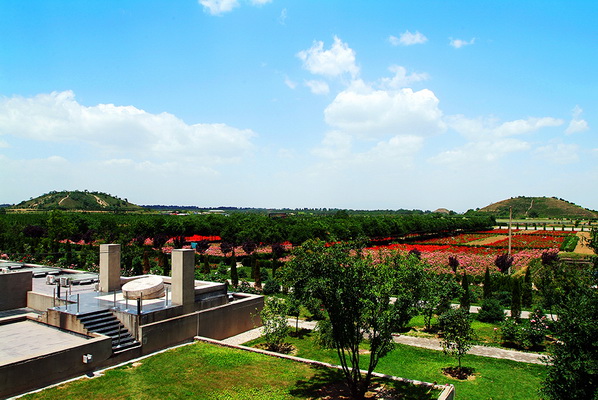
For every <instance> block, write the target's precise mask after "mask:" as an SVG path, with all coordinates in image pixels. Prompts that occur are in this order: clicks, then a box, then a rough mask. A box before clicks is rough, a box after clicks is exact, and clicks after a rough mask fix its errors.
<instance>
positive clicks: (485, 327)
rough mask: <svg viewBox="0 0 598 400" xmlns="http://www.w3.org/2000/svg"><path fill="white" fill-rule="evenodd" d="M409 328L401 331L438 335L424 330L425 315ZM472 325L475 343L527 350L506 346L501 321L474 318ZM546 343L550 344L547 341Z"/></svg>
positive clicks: (414, 334) (408, 325) (418, 317)
mask: <svg viewBox="0 0 598 400" xmlns="http://www.w3.org/2000/svg"><path fill="white" fill-rule="evenodd" d="M437 320H438V319H437V318H436V317H433V318H432V326H433V327H434V325H436V323H437ZM407 327H408V328H409V330H408V331H405V332H401V333H402V334H404V335H408V336H417V337H426V338H433V337H437V335H436V334H435V333H433V332H425V331H424V317H423V316H421V315H417V316H415V317H413V318H412V319H411V321H409V323H408V324H407ZM471 327H472V328H473V330H474V332H475V336H476V340H475V343H476V344H479V345H483V346H492V347H501V348H507V349H509V350H518V351H526V349H519V348H517V349H513V348H510V347H505V346H504V344H503V340H502V337H501V329H502V328H501V324H500V323H489V322H481V321H478V320H477V319H472V321H471ZM545 344H548V343H547V342H545ZM529 351H533V352H534V353H541V354H545V353H546V348H544V349H542V348H535V349H532V350H529Z"/></svg>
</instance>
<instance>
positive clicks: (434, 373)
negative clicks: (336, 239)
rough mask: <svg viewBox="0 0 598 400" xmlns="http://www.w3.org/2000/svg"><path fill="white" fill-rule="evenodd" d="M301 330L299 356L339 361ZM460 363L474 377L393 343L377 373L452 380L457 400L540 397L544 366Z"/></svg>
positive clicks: (431, 354)
mask: <svg viewBox="0 0 598 400" xmlns="http://www.w3.org/2000/svg"><path fill="white" fill-rule="evenodd" d="M302 333H303V334H302V335H301V336H300V337H299V338H294V337H289V340H288V341H289V342H290V343H292V344H293V345H295V346H296V347H297V349H298V352H297V356H298V357H304V358H310V359H314V360H319V361H324V362H328V363H332V364H338V363H339V362H338V358H337V355H336V351H335V350H331V349H321V348H319V347H318V346H317V345H315V344H314V343H313V340H312V337H311V333H309V331H302ZM258 342H259V340H257V341H254V342H250V343H248V344H249V345H254V344H257V343H258ZM462 363H463V365H464V366H467V367H472V368H475V371H476V374H475V379H473V380H470V381H458V380H455V379H452V378H448V377H446V376H445V375H443V374H442V372H441V370H442V368H444V367H448V366H456V364H457V361H456V359H454V358H449V357H448V356H445V355H444V354H443V353H442V352H440V351H434V350H427V349H421V348H416V347H410V346H403V345H396V348H395V350H394V351H392V352H391V353H390V354H388V355H387V356H386V357H384V358H383V359H382V360H381V361H380V362H379V363H378V366H377V368H376V372H381V373H384V374H389V375H395V376H400V377H403V378H408V379H414V380H420V381H425V382H437V383H438V384H446V383H452V384H453V385H455V389H456V397H457V398H458V399H459V400H478V399H492V400H508V399H512V400H515V399H517V400H528V399H539V396H538V394H537V393H538V389H539V388H540V385H541V381H542V380H543V379H544V376H545V370H546V367H545V366H544V365H536V364H526V363H518V362H515V361H509V360H499V359H493V358H487V357H477V356H472V355H466V356H464V358H463V359H462ZM364 365H365V364H364Z"/></svg>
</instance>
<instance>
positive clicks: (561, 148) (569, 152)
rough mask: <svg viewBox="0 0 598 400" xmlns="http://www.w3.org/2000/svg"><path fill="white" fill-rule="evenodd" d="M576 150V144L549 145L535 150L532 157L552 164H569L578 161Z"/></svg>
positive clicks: (577, 147)
mask: <svg viewBox="0 0 598 400" xmlns="http://www.w3.org/2000/svg"><path fill="white" fill-rule="evenodd" d="M578 150H579V146H577V145H576V144H564V143H556V144H552V143H551V144H548V145H546V146H542V147H539V148H537V149H536V150H535V151H534V155H536V156H537V157H538V158H541V159H543V160H547V161H550V162H552V163H554V164H571V163H575V162H577V161H579V155H578V154H577V152H578Z"/></svg>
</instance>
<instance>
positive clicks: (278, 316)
mask: <svg viewBox="0 0 598 400" xmlns="http://www.w3.org/2000/svg"><path fill="white" fill-rule="evenodd" d="M287 311H288V306H287V304H286V301H285V300H284V299H282V298H280V297H266V298H265V300H264V308H263V309H262V311H261V312H260V317H261V319H262V328H263V331H262V332H263V336H264V341H265V342H266V345H267V346H268V350H272V351H279V350H280V349H281V348H282V346H283V344H284V340H285V339H286V337H287V335H288V333H289V324H288V322H287Z"/></svg>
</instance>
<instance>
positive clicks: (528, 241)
mask: <svg viewBox="0 0 598 400" xmlns="http://www.w3.org/2000/svg"><path fill="white" fill-rule="evenodd" d="M516 231H517V230H515V229H513V232H516ZM517 232H519V234H516V235H513V236H512V237H511V248H512V249H513V250H514V252H513V254H512V255H513V259H514V261H513V268H514V270H518V269H521V268H523V267H525V266H526V265H527V264H528V263H529V262H530V261H531V260H533V259H535V258H539V257H541V255H542V253H544V252H545V251H547V250H553V251H558V249H559V248H560V246H561V244H562V243H563V241H564V240H565V237H566V236H569V235H571V234H574V232H571V231H568V232H553V231H548V230H541V231H536V232H533V233H532V232H530V233H524V232H525V231H517ZM522 232H523V233H522ZM506 233H508V229H494V230H491V231H482V232H475V233H466V234H462V235H458V236H451V237H446V238H439V239H430V240H425V241H422V242H418V243H414V244H402V243H401V244H390V245H385V246H372V247H369V248H368V249H367V250H368V251H369V252H370V253H371V254H372V255H373V256H374V257H378V256H379V255H380V254H384V253H385V252H390V251H399V252H402V253H408V252H410V251H418V252H419V253H421V256H420V257H421V259H422V260H425V261H426V262H427V263H428V264H429V265H430V270H433V271H435V272H438V273H454V272H453V269H452V268H451V267H450V266H449V257H454V258H456V259H457V260H458V261H459V267H458V268H457V273H463V272H467V274H469V275H474V276H480V275H483V274H484V273H485V272H486V268H488V269H489V270H490V272H499V269H498V268H497V267H496V265H495V264H494V260H495V259H496V256H498V255H500V254H504V253H506V249H507V248H508V242H509V239H508V238H506V239H499V240H497V241H496V242H494V243H490V244H485V245H468V244H467V243H470V242H473V241H475V240H479V239H483V238H486V237H489V235H504V234H506Z"/></svg>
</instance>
